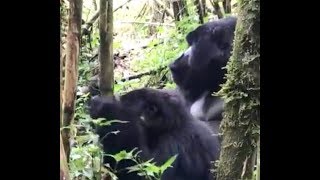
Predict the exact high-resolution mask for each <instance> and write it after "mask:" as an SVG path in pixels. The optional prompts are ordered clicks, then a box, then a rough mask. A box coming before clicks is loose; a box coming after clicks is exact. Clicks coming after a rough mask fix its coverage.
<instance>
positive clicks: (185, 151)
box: [90, 88, 220, 180]
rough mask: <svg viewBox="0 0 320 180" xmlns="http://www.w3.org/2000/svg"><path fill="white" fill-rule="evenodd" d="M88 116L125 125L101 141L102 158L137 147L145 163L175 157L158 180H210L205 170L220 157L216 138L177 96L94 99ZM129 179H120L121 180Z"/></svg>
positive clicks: (149, 92)
mask: <svg viewBox="0 0 320 180" xmlns="http://www.w3.org/2000/svg"><path fill="white" fill-rule="evenodd" d="M90 114H91V116H92V117H93V118H98V117H106V118H109V119H120V120H124V121H129V122H130V123H128V124H118V125H117V126H114V127H112V129H119V130H120V133H119V134H118V135H116V136H114V137H112V138H111V139H110V140H107V139H108V138H106V139H105V140H104V141H103V145H104V148H105V151H107V153H109V152H110V151H113V152H115V151H120V150H122V149H124V150H131V149H132V148H134V147H138V148H139V149H140V150H142V153H141V155H142V158H143V159H144V160H149V159H151V158H154V161H155V162H156V163H159V164H163V163H164V162H165V161H166V160H168V159H169V158H170V157H172V156H174V155H176V154H177V155H178V156H177V159H176V161H175V162H174V164H173V168H169V169H167V170H166V171H165V173H164V175H163V178H162V180H200V179H201V180H212V179H214V177H213V174H212V173H210V168H212V167H213V164H212V163H213V161H215V160H217V159H218V157H219V151H220V150H219V149H220V147H219V142H218V138H217V136H214V135H213V134H214V132H212V131H211V130H210V129H209V128H208V127H207V126H206V124H204V122H201V121H196V120H194V119H193V118H192V116H191V114H190V112H189V111H188V110H187V109H186V108H185V107H184V105H183V104H182V102H181V99H180V97H179V96H178V95H175V94H172V93H170V91H166V90H155V89H149V88H143V89H137V90H133V91H131V92H129V93H127V94H125V95H123V96H120V97H119V98H116V97H94V98H93V99H92V100H91V108H90ZM107 131H108V132H109V131H110V128H106V127H104V128H100V129H99V130H98V134H99V135H100V136H101V137H102V136H104V135H105V133H106V132H107ZM126 165H128V164H126ZM132 175H133V174H132ZM132 178H133V177H130V178H128V177H126V176H125V175H124V174H122V177H120V180H126V179H132Z"/></svg>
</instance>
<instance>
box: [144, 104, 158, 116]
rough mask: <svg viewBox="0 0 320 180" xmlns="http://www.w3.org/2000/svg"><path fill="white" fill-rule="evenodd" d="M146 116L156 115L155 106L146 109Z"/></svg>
mask: <svg viewBox="0 0 320 180" xmlns="http://www.w3.org/2000/svg"><path fill="white" fill-rule="evenodd" d="M146 109H147V114H149V115H155V114H157V113H158V108H157V107H156V106H155V105H149V106H148V107H147V108H146Z"/></svg>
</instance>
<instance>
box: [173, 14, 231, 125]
mask: <svg viewBox="0 0 320 180" xmlns="http://www.w3.org/2000/svg"><path fill="white" fill-rule="evenodd" d="M236 22H237V18H236V17H226V18H223V19H219V20H214V21H211V22H207V23H205V24H203V25H201V26H199V27H198V28H196V29H195V30H193V31H191V32H190V33H188V34H187V36H186V41H187V42H188V45H189V48H188V49H187V50H186V51H185V52H184V53H183V54H182V55H181V56H180V57H179V58H177V59H176V60H175V61H174V62H173V63H171V64H170V65H169V69H170V71H171V74H172V78H173V81H174V82H175V84H176V85H177V90H176V91H178V92H179V93H181V94H182V96H183V97H184V98H185V99H186V103H187V104H186V106H187V107H188V108H189V110H190V113H191V114H192V115H193V116H194V118H196V119H200V120H204V121H211V122H212V123H213V126H214V127H213V128H214V129H218V126H219V121H221V120H222V113H223V109H224V102H223V100H222V99H220V98H219V97H217V96H212V93H214V92H217V91H219V90H220V89H221V84H223V83H224V82H225V78H224V76H225V74H226V69H224V67H225V66H226V64H227V62H228V60H229V58H230V56H231V52H232V49H233V47H232V46H233V39H234V32H235V27H236Z"/></svg>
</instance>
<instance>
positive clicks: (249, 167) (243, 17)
mask: <svg viewBox="0 0 320 180" xmlns="http://www.w3.org/2000/svg"><path fill="white" fill-rule="evenodd" d="M239 7H240V8H241V9H239V14H238V23H237V27H236V32H235V41H234V50H233V55H232V57H231V59H230V62H229V63H228V65H227V70H228V75H227V82H226V83H225V84H224V85H223V87H222V89H221V90H220V92H219V93H218V94H219V95H220V96H222V97H223V98H224V100H225V102H226V104H225V114H224V119H223V121H222V124H221V131H222V149H221V155H220V161H219V166H218V169H217V175H218V179H219V180H230V179H252V175H253V167H254V163H255V157H256V156H255V155H256V148H257V142H258V139H259V135H260V134H259V133H260V0H239Z"/></svg>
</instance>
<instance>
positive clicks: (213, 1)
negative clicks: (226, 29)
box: [210, 0, 223, 19]
mask: <svg viewBox="0 0 320 180" xmlns="http://www.w3.org/2000/svg"><path fill="white" fill-rule="evenodd" d="M210 3H211V5H212V7H213V9H214V12H215V13H216V14H217V16H218V18H219V19H221V18H223V14H222V12H221V8H220V5H219V3H218V1H217V0H210Z"/></svg>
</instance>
